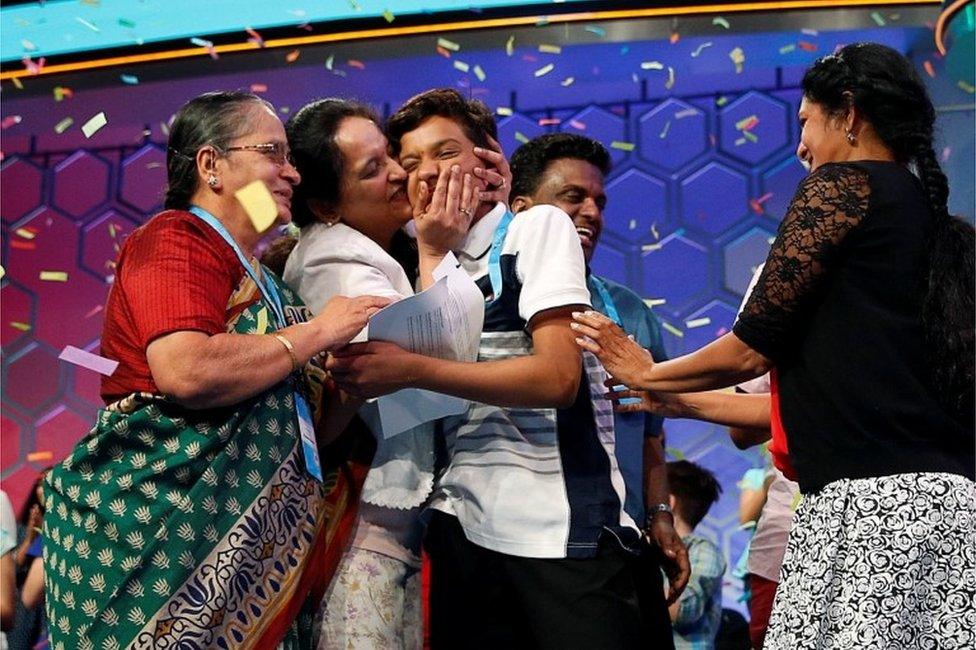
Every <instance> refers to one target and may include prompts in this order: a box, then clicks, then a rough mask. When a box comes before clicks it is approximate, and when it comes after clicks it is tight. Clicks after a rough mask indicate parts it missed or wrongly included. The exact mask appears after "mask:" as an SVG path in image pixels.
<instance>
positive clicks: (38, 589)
mask: <svg viewBox="0 0 976 650" xmlns="http://www.w3.org/2000/svg"><path fill="white" fill-rule="evenodd" d="M20 599H21V601H23V603H24V607H26V608H27V609H31V608H32V607H34V606H35V605H38V604H40V603H42V602H44V561H43V560H42V559H41V558H39V557H35V558H34V560H33V561H32V562H31V565H30V569H28V571H27V577H26V578H24V586H23V587H22V588H21V590H20Z"/></svg>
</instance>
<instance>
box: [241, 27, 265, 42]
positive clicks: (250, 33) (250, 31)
mask: <svg viewBox="0 0 976 650" xmlns="http://www.w3.org/2000/svg"><path fill="white" fill-rule="evenodd" d="M244 31H245V32H247V33H248V36H250V37H251V38H249V39H247V42H248V43H254V44H255V45H257V46H258V47H264V39H263V38H261V35H260V34H258V33H257V31H255V30H254V29H252V28H251V27H245V28H244Z"/></svg>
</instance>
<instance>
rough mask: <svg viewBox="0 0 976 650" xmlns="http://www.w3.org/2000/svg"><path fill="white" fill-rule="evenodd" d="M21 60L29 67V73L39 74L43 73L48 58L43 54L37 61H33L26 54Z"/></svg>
mask: <svg viewBox="0 0 976 650" xmlns="http://www.w3.org/2000/svg"><path fill="white" fill-rule="evenodd" d="M21 62H22V63H23V64H24V67H25V68H27V72H28V73H30V74H32V75H37V74H41V70H43V69H44V64H45V63H46V62H47V59H45V58H44V57H43V56H42V57H41V58H39V59H38V60H37V61H33V60H31V58H30V57H29V56H25V57H24V58H22V59H21Z"/></svg>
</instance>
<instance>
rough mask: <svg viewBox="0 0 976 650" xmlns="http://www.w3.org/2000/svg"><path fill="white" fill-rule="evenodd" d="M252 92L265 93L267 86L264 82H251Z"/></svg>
mask: <svg viewBox="0 0 976 650" xmlns="http://www.w3.org/2000/svg"><path fill="white" fill-rule="evenodd" d="M251 92H252V93H266V92H268V86H267V85H266V84H251Z"/></svg>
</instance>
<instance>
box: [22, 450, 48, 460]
mask: <svg viewBox="0 0 976 650" xmlns="http://www.w3.org/2000/svg"><path fill="white" fill-rule="evenodd" d="M53 459H54V452H53V451H51V450H45V451H32V452H30V453H29V454H27V462H28V463H44V462H47V461H49V460H53Z"/></svg>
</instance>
